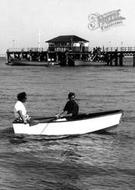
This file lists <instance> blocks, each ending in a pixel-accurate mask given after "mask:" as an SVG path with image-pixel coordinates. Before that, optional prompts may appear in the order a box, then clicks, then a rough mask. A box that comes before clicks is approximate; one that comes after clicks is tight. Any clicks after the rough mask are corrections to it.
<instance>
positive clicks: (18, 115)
mask: <svg viewBox="0 0 135 190" xmlns="http://www.w3.org/2000/svg"><path fill="white" fill-rule="evenodd" d="M26 100H27V94H26V92H21V93H19V94H18V95H17V102H16V104H15V106H14V115H15V120H16V121H18V122H23V123H24V124H27V123H29V122H30V117H29V115H28V114H27V110H26V108H25V105H24V103H25V102H26Z"/></svg>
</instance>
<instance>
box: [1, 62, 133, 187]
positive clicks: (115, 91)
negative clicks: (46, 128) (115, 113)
mask: <svg viewBox="0 0 135 190" xmlns="http://www.w3.org/2000/svg"><path fill="white" fill-rule="evenodd" d="M0 67H1V69H0V86H1V100H0V105H1V106H0V119H1V122H0V150H1V151H0V176H1V180H0V186H1V188H2V189H8V190H10V189H13V190H18V189H20V190H33V189H36V190H43V189H47V190H49V189H55V190H63V189H66V190H68V189H71V190H74V189H75V190H78V189H79V190H82V189H83V190H88V189H98V190H102V189H103V190H108V189H134V185H135V183H134V176H135V166H134V160H135V141H134V139H135V128H134V122H135V119H134V113H135V106H134V103H135V101H134V82H135V75H134V72H135V70H134V68H131V67H122V68H119V67H117V68H116V67H78V68H77V67H75V68H72V67H70V68H69V67H66V68H64V67H63V68H62V67H48V68H46V67H45V68H44V67H21V66H20V67H10V66H6V65H4V64H3V63H1V65H0ZM21 91H26V92H27V93H28V102H27V109H28V110H29V113H30V115H32V116H53V115H54V114H56V113H58V112H60V111H61V110H62V109H63V106H64V104H65V102H66V101H67V94H68V92H69V91H74V92H76V95H77V100H78V103H79V105H80V112H87V113H89V112H96V111H101V110H102V111H106V110H112V109H123V110H124V117H123V119H122V122H121V124H120V126H119V127H118V128H117V129H115V130H114V131H112V132H110V133H104V134H96V133H93V134H87V135H82V136H76V137H67V138H65V137H60V139H57V138H53V139H50V138H48V137H43V136H16V135H14V133H13V130H12V128H11V126H12V121H13V119H14V118H13V111H12V110H13V106H14V103H15V101H16V94H17V93H18V92H21Z"/></svg>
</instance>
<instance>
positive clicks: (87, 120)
mask: <svg viewBox="0 0 135 190" xmlns="http://www.w3.org/2000/svg"><path fill="white" fill-rule="evenodd" d="M122 113H123V112H122V111H121V110H114V111H107V112H100V113H92V114H81V115H79V116H78V117H77V118H76V119H67V118H61V119H53V120H52V119H51V118H50V120H49V121H46V122H45V121H42V120H39V123H37V124H35V125H32V126H30V125H29V124H24V123H18V122H13V129H14V133H15V134H27V135H47V136H58V135H80V134H86V133H92V132H96V131H100V130H108V129H110V128H112V127H116V126H117V125H119V123H120V120H121V117H122Z"/></svg>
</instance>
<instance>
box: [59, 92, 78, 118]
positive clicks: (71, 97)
mask: <svg viewBox="0 0 135 190" xmlns="http://www.w3.org/2000/svg"><path fill="white" fill-rule="evenodd" d="M78 113H79V105H78V104H77V102H76V100H75V93H74V92H70V93H69V94H68V102H67V103H66V105H65V107H64V109H63V112H62V113H60V114H58V115H56V117H57V118H60V117H68V116H69V117H71V118H76V117H77V115H78Z"/></svg>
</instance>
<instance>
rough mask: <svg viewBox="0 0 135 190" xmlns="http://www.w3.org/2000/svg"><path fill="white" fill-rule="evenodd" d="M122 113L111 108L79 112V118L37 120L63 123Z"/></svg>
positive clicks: (14, 122)
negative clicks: (109, 109) (86, 112)
mask: <svg viewBox="0 0 135 190" xmlns="http://www.w3.org/2000/svg"><path fill="white" fill-rule="evenodd" d="M120 113H121V114H123V111H122V110H112V111H104V112H96V113H89V114H82V115H81V114H80V118H79V116H78V118H74V119H72V118H71V117H63V118H67V120H61V121H57V120H51V119H50V121H46V122H45V121H44V122H41V121H39V123H41V124H43V123H65V122H76V121H84V120H87V119H94V118H100V117H106V116H110V115H115V114H120ZM12 123H13V124H23V122H16V121H13V122H12Z"/></svg>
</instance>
